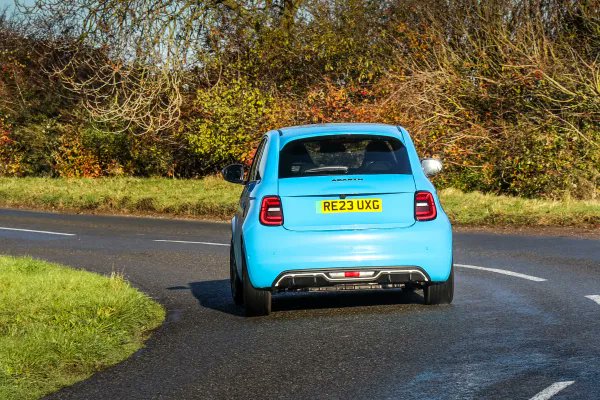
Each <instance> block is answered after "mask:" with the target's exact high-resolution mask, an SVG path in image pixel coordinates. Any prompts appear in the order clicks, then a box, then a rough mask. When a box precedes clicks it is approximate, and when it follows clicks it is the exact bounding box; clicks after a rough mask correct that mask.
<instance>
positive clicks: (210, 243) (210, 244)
mask: <svg viewBox="0 0 600 400" xmlns="http://www.w3.org/2000/svg"><path fill="white" fill-rule="evenodd" d="M153 242H167V243H189V244H206V245H208V246H229V243H213V242H191V241H188V240H163V239H160V240H153Z"/></svg>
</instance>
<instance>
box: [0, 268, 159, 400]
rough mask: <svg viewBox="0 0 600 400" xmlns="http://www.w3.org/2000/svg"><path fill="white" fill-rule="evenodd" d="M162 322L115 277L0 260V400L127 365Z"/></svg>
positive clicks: (154, 307) (153, 307) (32, 395)
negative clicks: (129, 359) (108, 368)
mask: <svg viewBox="0 0 600 400" xmlns="http://www.w3.org/2000/svg"><path fill="white" fill-rule="evenodd" d="M164 316H165V312H164V309H163V308H162V307H161V306H160V305H159V304H157V303H156V302H154V301H152V300H151V299H150V298H148V297H147V296H146V295H144V294H143V293H141V292H139V291H138V290H136V289H134V288H132V287H131V286H130V285H129V284H128V283H127V282H126V281H125V280H124V279H123V278H122V277H120V276H118V275H113V276H111V277H104V276H101V275H97V274H93V273H91V272H86V271H82V270H75V269H71V268H67V267H62V266H60V265H57V264H52V263H48V262H44V261H39V260H34V259H31V258H15V257H7V256H0V399H36V398H39V397H41V396H43V395H45V394H48V393H51V392H53V391H56V390H57V389H59V388H61V387H63V386H67V385H71V384H73V383H75V382H77V381H80V380H82V379H85V378H87V377H89V376H90V375H91V374H92V373H94V372H96V371H98V370H100V369H103V368H105V367H107V366H110V365H114V364H116V363H118V362H120V361H122V360H124V359H126V358H127V357H129V356H130V355H131V354H133V353H134V352H135V351H136V350H138V349H139V348H140V347H142V344H143V342H144V340H145V339H146V338H147V336H148V334H149V332H150V331H151V330H152V329H154V328H156V327H158V326H159V325H160V324H161V322H162V321H163V319H164Z"/></svg>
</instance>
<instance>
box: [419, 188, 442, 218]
mask: <svg viewBox="0 0 600 400" xmlns="http://www.w3.org/2000/svg"><path fill="white" fill-rule="evenodd" d="M435 217H437V210H436V208H435V201H433V195H432V194H431V193H429V192H417V193H415V219H416V220H417V221H431V220H432V219H435Z"/></svg>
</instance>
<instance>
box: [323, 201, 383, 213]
mask: <svg viewBox="0 0 600 400" xmlns="http://www.w3.org/2000/svg"><path fill="white" fill-rule="evenodd" d="M381 211H383V204H382V202H381V199H344V200H321V201H317V212H319V213H322V214H331V213H345V212H381Z"/></svg>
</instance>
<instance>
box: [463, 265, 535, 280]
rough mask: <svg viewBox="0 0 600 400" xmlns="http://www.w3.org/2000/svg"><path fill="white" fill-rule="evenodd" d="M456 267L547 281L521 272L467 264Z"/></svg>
mask: <svg viewBox="0 0 600 400" xmlns="http://www.w3.org/2000/svg"><path fill="white" fill-rule="evenodd" d="M454 266H456V267H461V268H468V269H477V270H480V271H487V272H495V273H497V274H503V275H510V276H515V277H517V278H522V279H528V280H530V281H534V282H544V281H546V279H544V278H538V277H537V276H532V275H525V274H522V273H520V272H514V271H508V270H506V269H498V268H486V267H478V266H476V265H466V264H454Z"/></svg>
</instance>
